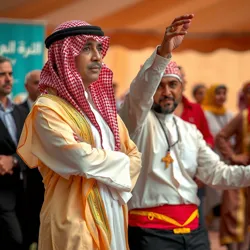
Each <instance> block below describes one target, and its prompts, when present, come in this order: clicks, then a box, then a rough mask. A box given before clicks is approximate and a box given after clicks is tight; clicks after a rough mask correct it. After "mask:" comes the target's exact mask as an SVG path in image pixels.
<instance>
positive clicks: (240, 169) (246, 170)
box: [196, 130, 250, 189]
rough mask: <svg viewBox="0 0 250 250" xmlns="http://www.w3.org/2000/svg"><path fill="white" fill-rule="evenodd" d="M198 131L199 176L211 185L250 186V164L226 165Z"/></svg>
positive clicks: (231, 187) (220, 186)
mask: <svg viewBox="0 0 250 250" xmlns="http://www.w3.org/2000/svg"><path fill="white" fill-rule="evenodd" d="M197 133H198V140H197V143H198V145H197V146H198V148H199V152H198V159H197V160H198V170H197V175H196V176H197V178H199V179H200V180H201V181H203V182H204V183H205V184H207V185H209V186H213V187H216V188H221V189H233V188H239V187H247V186H250V166H238V165H226V164H225V163H224V162H222V161H220V158H219V156H218V155H217V154H216V153H214V152H213V151H212V150H211V148H210V147H208V146H207V145H206V142H205V141H204V140H203V137H202V135H201V133H200V132H199V131H198V130H197Z"/></svg>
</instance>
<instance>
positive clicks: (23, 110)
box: [13, 104, 28, 113]
mask: <svg viewBox="0 0 250 250" xmlns="http://www.w3.org/2000/svg"><path fill="white" fill-rule="evenodd" d="M13 105H14V110H16V111H17V112H21V113H28V110H27V108H26V107H25V106H24V105H22V104H13Z"/></svg>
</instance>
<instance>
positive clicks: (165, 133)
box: [153, 112, 180, 152]
mask: <svg viewBox="0 0 250 250" xmlns="http://www.w3.org/2000/svg"><path fill="white" fill-rule="evenodd" d="M153 113H154V112H153ZM154 115H155V117H156V118H157V120H158V122H159V124H160V125H161V128H162V130H163V132H164V135H165V137H166V140H167V144H168V152H170V149H171V148H172V147H173V146H174V145H176V144H177V143H178V142H179V137H180V134H179V129H178V126H177V123H176V119H175V118H174V117H173V120H174V124H175V128H176V133H177V141H176V142H175V143H173V144H172V145H170V142H169V139H168V135H167V132H166V130H165V128H164V126H163V124H162V122H161V121H160V119H159V117H158V116H157V115H156V114H155V113H154Z"/></svg>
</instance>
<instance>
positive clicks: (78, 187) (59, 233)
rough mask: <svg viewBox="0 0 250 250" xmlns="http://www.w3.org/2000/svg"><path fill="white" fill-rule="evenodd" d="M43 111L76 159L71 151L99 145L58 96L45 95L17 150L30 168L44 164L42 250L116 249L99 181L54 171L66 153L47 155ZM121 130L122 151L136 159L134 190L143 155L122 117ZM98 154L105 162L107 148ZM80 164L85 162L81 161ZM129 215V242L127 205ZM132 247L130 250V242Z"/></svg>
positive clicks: (29, 119) (132, 167) (80, 118)
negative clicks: (39, 119)
mask: <svg viewBox="0 0 250 250" xmlns="http://www.w3.org/2000/svg"><path fill="white" fill-rule="evenodd" d="M37 113H40V114H41V113H42V115H43V117H44V118H45V119H46V121H47V125H46V129H50V130H51V131H52V132H53V133H55V134H56V135H57V136H58V137H60V139H63V140H65V142H66V143H65V145H63V147H62V149H61V153H62V154H69V155H70V153H71V151H74V150H75V149H81V148H82V150H84V151H86V152H87V153H90V152H91V149H93V148H94V147H95V142H94V139H93V135H92V132H91V127H90V125H89V124H88V122H87V120H86V119H85V118H84V117H83V116H82V115H81V114H80V113H79V112H78V111H76V109H74V108H73V107H72V106H71V105H70V104H68V103H67V102H66V101H64V100H63V99H61V98H59V97H57V96H54V95H43V96H41V97H39V99H38V100H37V102H36V103H35V104H34V106H33V109H32V111H31V112H30V114H29V116H28V117H27V119H26V122H25V125H24V129H23V132H22V135H21V138H20V141H19V145H18V149H17V152H18V154H19V155H20V157H21V158H22V159H23V160H24V162H25V163H26V164H27V165H28V166H29V167H30V168H35V167H38V166H39V170H40V172H41V174H42V177H43V182H44V185H45V197H44V204H43V207H42V210H41V214H40V221H41V225H40V232H39V246H38V248H39V250H55V249H58V250H73V249H74V250H92V249H102V250H108V249H110V242H111V237H112V235H111V233H110V225H109V222H108V220H107V215H106V212H105V208H104V205H103V201H102V198H101V196H100V192H99V190H98V186H97V181H96V180H95V179H93V178H90V179H87V178H85V177H84V176H83V175H81V176H80V175H71V176H69V177H62V176H60V175H59V174H57V173H56V172H54V171H53V170H52V169H51V168H49V167H48V166H53V165H55V164H58V161H57V159H58V157H60V155H59V156H58V155H53V148H51V154H48V153H46V152H45V150H44V146H43V135H41V134H38V133H37V131H36V126H35V120H36V116H37ZM43 126H45V125H43ZM47 126H48V127H47ZM118 126H119V132H120V140H121V152H123V153H125V154H126V155H127V156H128V157H129V159H130V178H131V182H132V188H133V187H134V185H135V182H136V180H137V178H138V176H139V171H140V167H141V159H140V153H139V152H138V150H137V148H136V146H135V144H134V143H133V142H132V141H131V140H130V138H129V136H128V132H127V129H126V127H125V125H124V124H123V122H122V121H121V119H120V118H119V117H118ZM62 132H63V133H62ZM74 135H78V136H79V137H80V138H82V140H83V141H82V142H76V141H75V138H74ZM53 143H54V144H55V143H56V142H53ZM60 146H61V145H58V147H60ZM98 152H99V154H98V157H100V161H101V160H102V159H105V157H106V155H105V154H106V153H105V150H98ZM72 156H74V157H77V154H73V153H72ZM74 160H75V161H77V160H79V161H81V158H80V157H79V159H74ZM98 160H99V158H98ZM45 163H46V164H45ZM59 167H60V166H59ZM62 167H63V166H62ZM72 168H74V166H72ZM123 213H124V221H125V225H124V231H125V235H126V242H128V241H127V206H126V205H123ZM126 248H127V249H129V247H128V243H127V246H126Z"/></svg>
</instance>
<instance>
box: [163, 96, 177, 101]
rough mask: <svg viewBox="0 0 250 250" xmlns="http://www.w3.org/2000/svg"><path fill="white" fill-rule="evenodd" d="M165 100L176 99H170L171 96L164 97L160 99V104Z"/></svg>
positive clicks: (172, 99)
mask: <svg viewBox="0 0 250 250" xmlns="http://www.w3.org/2000/svg"><path fill="white" fill-rule="evenodd" d="M165 100H169V101H174V98H173V97H170V96H164V97H161V98H160V100H159V102H162V101H165Z"/></svg>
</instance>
